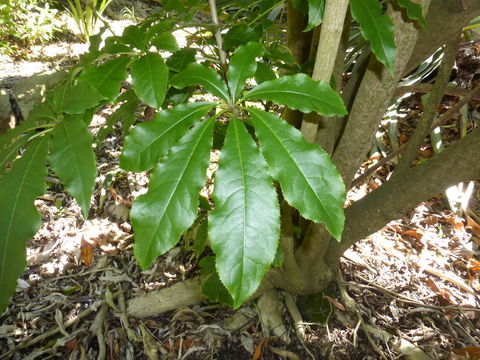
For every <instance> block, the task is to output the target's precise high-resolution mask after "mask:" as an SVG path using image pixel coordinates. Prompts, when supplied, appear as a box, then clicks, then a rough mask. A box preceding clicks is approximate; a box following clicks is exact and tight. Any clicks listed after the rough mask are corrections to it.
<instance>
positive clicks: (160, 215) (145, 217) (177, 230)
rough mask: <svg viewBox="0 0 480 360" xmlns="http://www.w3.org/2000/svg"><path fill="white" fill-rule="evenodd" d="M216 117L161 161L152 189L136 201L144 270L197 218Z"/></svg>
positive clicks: (139, 255) (138, 243) (139, 252)
mask: <svg viewBox="0 0 480 360" xmlns="http://www.w3.org/2000/svg"><path fill="white" fill-rule="evenodd" d="M213 123H214V120H213V118H210V119H208V120H206V121H204V122H202V123H199V124H197V125H196V126H195V127H194V128H193V129H192V130H191V131H190V132H189V133H187V134H186V135H185V136H184V137H183V138H182V139H181V140H180V143H179V145H178V146H175V147H174V148H173V149H172V151H171V152H170V154H169V155H168V157H167V158H166V159H165V161H162V162H160V163H158V164H157V166H156V167H155V169H154V170H153V173H152V177H151V179H150V185H149V189H148V192H147V193H146V194H144V195H141V196H140V197H138V198H137V199H136V200H135V202H134V203H133V207H132V212H131V219H132V224H133V229H134V232H135V245H134V253H135V257H136V258H137V260H138V262H139V263H140V266H141V268H142V269H146V268H147V267H148V266H149V265H150V264H151V263H152V262H153V261H154V260H155V258H156V257H157V256H158V255H161V254H163V253H165V252H166V251H168V250H170V249H171V248H172V247H173V246H174V245H175V244H176V243H177V242H178V240H179V238H180V235H181V234H182V233H183V232H184V231H185V230H187V229H188V228H189V227H190V226H191V225H192V224H193V222H194V221H195V218H196V217H197V206H198V193H199V192H200V190H201V189H202V187H203V186H204V185H205V179H206V171H207V168H208V165H209V164H210V148H211V145H212V130H213Z"/></svg>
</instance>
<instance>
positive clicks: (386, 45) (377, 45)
mask: <svg viewBox="0 0 480 360" xmlns="http://www.w3.org/2000/svg"><path fill="white" fill-rule="evenodd" d="M350 11H351V12H352V16H353V18H354V19H355V20H356V21H357V22H358V23H359V24H360V30H361V32H362V35H363V37H364V38H365V39H366V40H369V41H370V42H371V44H372V45H371V46H372V51H373V53H374V54H375V56H376V57H377V59H378V61H380V62H381V63H382V64H384V65H385V66H386V67H387V68H388V69H389V70H390V71H391V72H392V71H393V68H394V65H395V53H396V48H395V41H394V28H393V23H392V20H391V19H390V18H389V17H388V16H387V15H384V14H382V5H380V3H379V2H378V0H350Z"/></svg>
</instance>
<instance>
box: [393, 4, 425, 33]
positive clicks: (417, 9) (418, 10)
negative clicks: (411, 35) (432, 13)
mask: <svg viewBox="0 0 480 360" xmlns="http://www.w3.org/2000/svg"><path fill="white" fill-rule="evenodd" d="M398 5H400V6H401V7H403V8H404V9H406V10H407V15H408V17H409V18H410V19H412V20H416V21H418V23H419V24H420V25H421V26H422V27H424V28H425V27H427V21H426V20H425V18H424V17H423V14H422V5H420V4H417V3H415V2H413V1H411V0H398Z"/></svg>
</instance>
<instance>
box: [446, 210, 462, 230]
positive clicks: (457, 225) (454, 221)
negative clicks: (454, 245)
mask: <svg viewBox="0 0 480 360" xmlns="http://www.w3.org/2000/svg"><path fill="white" fill-rule="evenodd" d="M445 220H447V222H448V223H449V224H450V225H452V227H453V228H454V229H455V230H457V231H465V225H463V221H462V219H460V218H459V217H458V216H457V215H455V214H452V215H449V216H446V217H445Z"/></svg>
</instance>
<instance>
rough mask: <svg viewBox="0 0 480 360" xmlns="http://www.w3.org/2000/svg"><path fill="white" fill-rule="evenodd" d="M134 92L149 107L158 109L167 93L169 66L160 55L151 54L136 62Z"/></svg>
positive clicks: (133, 71) (133, 65)
mask: <svg viewBox="0 0 480 360" xmlns="http://www.w3.org/2000/svg"><path fill="white" fill-rule="evenodd" d="M131 71H132V85H133V90H134V91H135V93H136V94H137V96H138V98H139V99H140V100H142V101H143V102H144V103H145V104H147V105H148V106H151V107H153V108H155V109H158V108H160V107H161V106H162V103H163V100H164V99H165V94H166V93H167V83H168V66H167V65H165V63H164V62H163V59H162V57H161V56H160V54H157V53H150V54H147V55H144V56H142V57H141V58H140V59H137V60H135V61H134V62H133V63H132V66H131Z"/></svg>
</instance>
